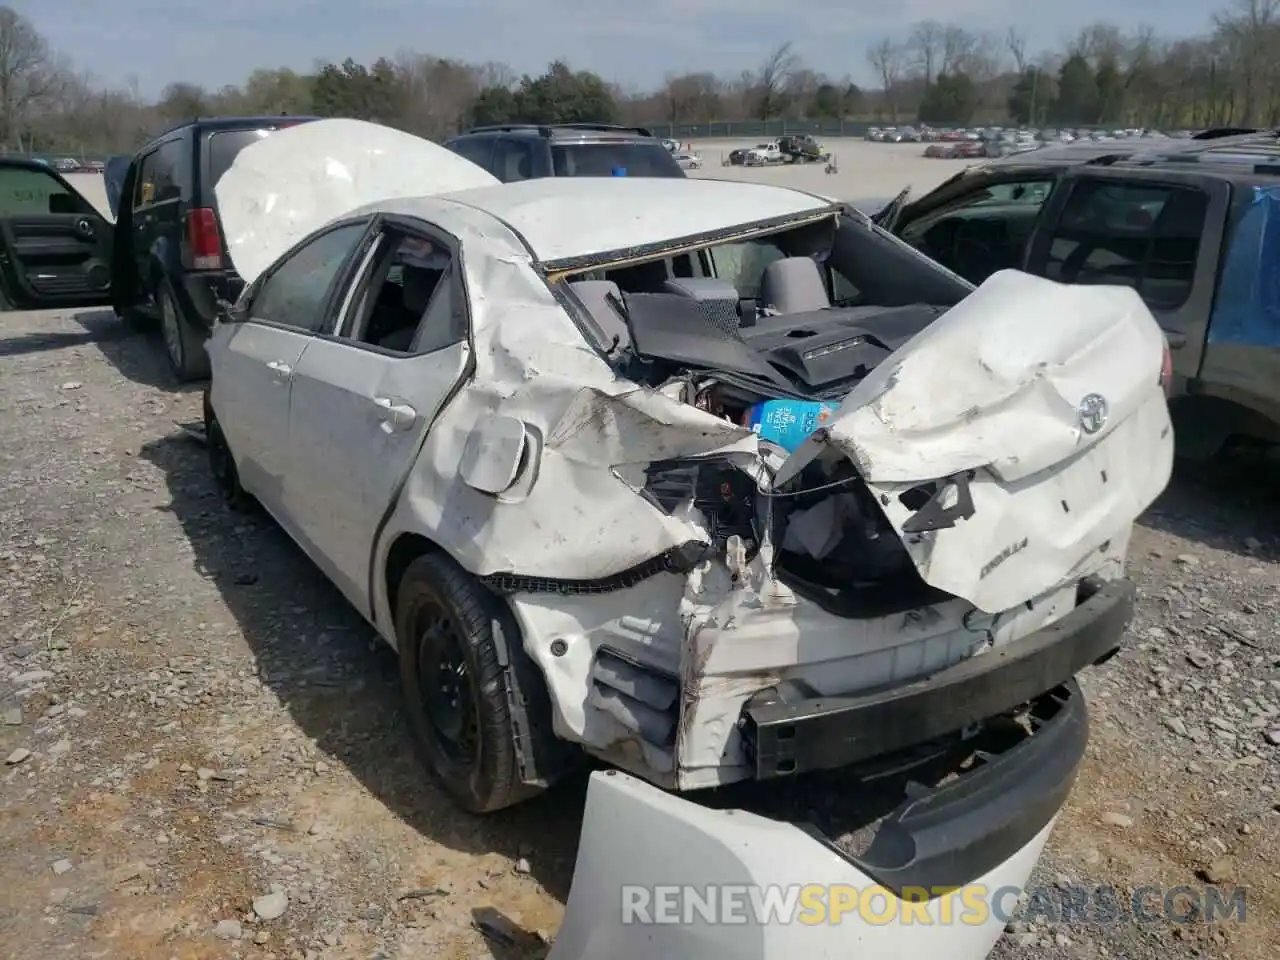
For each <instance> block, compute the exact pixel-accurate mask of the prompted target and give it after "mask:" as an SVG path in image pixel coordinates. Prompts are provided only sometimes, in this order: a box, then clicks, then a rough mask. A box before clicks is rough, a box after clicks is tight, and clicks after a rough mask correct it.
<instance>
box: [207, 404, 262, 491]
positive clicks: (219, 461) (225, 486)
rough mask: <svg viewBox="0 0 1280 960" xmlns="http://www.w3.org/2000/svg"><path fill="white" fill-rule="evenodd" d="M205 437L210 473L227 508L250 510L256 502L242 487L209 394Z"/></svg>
mask: <svg viewBox="0 0 1280 960" xmlns="http://www.w3.org/2000/svg"><path fill="white" fill-rule="evenodd" d="M204 437H205V445H206V446H207V448H208V451H209V472H210V473H211V474H213V480H214V483H216V484H217V485H218V492H219V493H220V494H222V499H223V500H225V501H226V502H227V506H229V507H231V509H233V510H248V509H250V508H251V507H252V506H253V503H254V500H253V497H252V496H250V495H249V494H248V493H247V492H246V491H245V489H244V487H242V486H241V485H240V473H239V471H237V470H236V461H235V458H234V457H232V456H231V447H229V446H228V445H227V438H226V436H225V435H224V434H223V432H222V425H221V424H220V423H218V417H217V414H215V413H214V412H213V404H212V403H210V402H209V394H208V393H207V392H206V393H205V395H204Z"/></svg>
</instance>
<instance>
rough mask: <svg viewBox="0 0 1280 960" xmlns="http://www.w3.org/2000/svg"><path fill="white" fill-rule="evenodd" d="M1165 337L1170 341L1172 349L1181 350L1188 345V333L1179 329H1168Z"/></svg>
mask: <svg viewBox="0 0 1280 960" xmlns="http://www.w3.org/2000/svg"><path fill="white" fill-rule="evenodd" d="M1164 338H1165V339H1166V340H1167V341H1169V349H1170V350H1181V349H1182V348H1183V347H1185V346H1186V345H1187V337H1186V334H1183V333H1179V332H1178V331H1177V330H1166V331H1165V332H1164Z"/></svg>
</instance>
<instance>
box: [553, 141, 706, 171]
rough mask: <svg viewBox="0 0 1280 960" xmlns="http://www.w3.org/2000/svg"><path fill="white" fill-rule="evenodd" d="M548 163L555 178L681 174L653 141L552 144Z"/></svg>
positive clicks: (667, 151)
mask: <svg viewBox="0 0 1280 960" xmlns="http://www.w3.org/2000/svg"><path fill="white" fill-rule="evenodd" d="M551 166H552V169H553V170H554V171H555V175H556V176H557V177H619V176H627V177H683V176H684V171H683V170H681V169H680V164H679V163H678V162H677V160H676V158H675V157H673V156H672V155H671V152H670V151H669V150H667V148H666V147H664V146H663V145H662V144H661V143H659V142H657V141H656V140H655V141H647V140H641V141H634V140H633V141H625V140H623V141H606V142H601V143H553V144H552V145H551Z"/></svg>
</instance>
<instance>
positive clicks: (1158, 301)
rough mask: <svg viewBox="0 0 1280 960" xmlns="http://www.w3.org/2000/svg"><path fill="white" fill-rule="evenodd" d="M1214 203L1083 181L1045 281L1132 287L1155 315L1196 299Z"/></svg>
mask: <svg viewBox="0 0 1280 960" xmlns="http://www.w3.org/2000/svg"><path fill="white" fill-rule="evenodd" d="M1208 207H1209V198H1208V196H1207V195H1206V194H1204V193H1203V192H1201V191H1199V190H1197V189H1195V188H1193V187H1180V186H1171V185H1165V184H1153V183H1148V182H1145V181H1143V182H1132V183H1123V182H1117V181H1114V180H1079V181H1076V182H1075V184H1074V185H1073V188H1072V191H1071V194H1070V196H1069V197H1068V198H1067V202H1066V203H1065V204H1064V205H1063V209H1062V214H1061V216H1060V217H1059V219H1058V223H1057V224H1056V225H1055V226H1054V227H1053V230H1052V233H1051V239H1050V244H1049V250H1048V257H1047V259H1046V261H1045V264H1044V267H1043V270H1042V271H1041V272H1043V273H1044V275H1045V276H1046V277H1048V278H1049V279H1051V280H1058V281H1060V282H1062V283H1081V284H1119V285H1122V286H1128V287H1133V288H1134V289H1135V290H1137V291H1138V294H1139V295H1140V296H1141V297H1142V298H1143V300H1145V301H1146V303H1147V305H1148V306H1149V307H1151V308H1152V309H1163V310H1176V309H1177V308H1178V307H1180V306H1182V304H1183V303H1185V302H1186V300H1187V298H1188V297H1189V296H1190V295H1191V289H1192V286H1193V283H1194V281H1195V269H1196V259H1197V257H1198V255H1199V251H1200V235H1201V233H1202V231H1203V229H1204V219H1205V214H1206V212H1207V211H1208Z"/></svg>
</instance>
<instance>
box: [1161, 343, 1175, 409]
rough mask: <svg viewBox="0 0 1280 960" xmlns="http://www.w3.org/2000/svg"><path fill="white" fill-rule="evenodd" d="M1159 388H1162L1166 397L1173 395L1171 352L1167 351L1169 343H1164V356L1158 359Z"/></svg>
mask: <svg viewBox="0 0 1280 960" xmlns="http://www.w3.org/2000/svg"><path fill="white" fill-rule="evenodd" d="M1160 386H1162V387H1164V395H1165V396H1166V397H1168V396H1172V395H1173V351H1172V350H1170V349H1169V341H1168V340H1165V342H1164V356H1163V357H1162V358H1161V359H1160Z"/></svg>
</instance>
